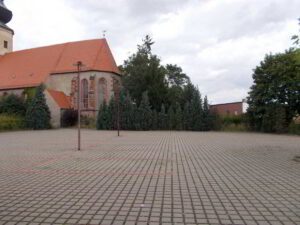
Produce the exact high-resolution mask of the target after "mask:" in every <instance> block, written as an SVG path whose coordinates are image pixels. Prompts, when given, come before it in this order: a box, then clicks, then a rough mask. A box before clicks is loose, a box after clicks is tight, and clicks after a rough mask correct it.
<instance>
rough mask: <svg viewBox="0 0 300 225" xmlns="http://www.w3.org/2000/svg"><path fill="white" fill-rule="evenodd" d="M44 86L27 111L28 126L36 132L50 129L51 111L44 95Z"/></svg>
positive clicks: (37, 92)
mask: <svg viewBox="0 0 300 225" xmlns="http://www.w3.org/2000/svg"><path fill="white" fill-rule="evenodd" d="M44 89H45V88H44V86H43V85H40V86H39V87H38V88H37V90H36V93H35V96H34V98H33V99H32V101H30V103H29V105H28V108H27V111H26V117H25V120H26V125H27V127H28V128H31V129H34V130H42V129H49V128H50V119H51V115H50V110H49V107H48V105H47V103H46V98H45V95H44Z"/></svg>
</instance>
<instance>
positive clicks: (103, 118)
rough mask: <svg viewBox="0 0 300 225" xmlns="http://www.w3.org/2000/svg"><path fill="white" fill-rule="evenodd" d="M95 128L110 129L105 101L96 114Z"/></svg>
mask: <svg viewBox="0 0 300 225" xmlns="http://www.w3.org/2000/svg"><path fill="white" fill-rule="evenodd" d="M96 128H97V130H110V129H111V115H110V112H109V109H108V107H107V104H106V102H105V101H104V103H103V104H102V105H101V106H100V109H99V112H98V116H97V122H96Z"/></svg>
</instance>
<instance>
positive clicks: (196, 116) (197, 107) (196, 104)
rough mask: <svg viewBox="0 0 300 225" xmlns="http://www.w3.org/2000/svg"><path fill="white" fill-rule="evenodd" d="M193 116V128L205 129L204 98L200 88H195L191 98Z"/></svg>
mask: <svg viewBox="0 0 300 225" xmlns="http://www.w3.org/2000/svg"><path fill="white" fill-rule="evenodd" d="M190 114H191V118H192V121H193V124H192V130H194V131H201V130H203V117H202V116H203V108H202V99H201V95H200V92H199V90H198V89H196V90H195V92H194V95H193V97H192V100H191V112H190Z"/></svg>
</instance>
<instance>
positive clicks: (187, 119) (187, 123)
mask: <svg viewBox="0 0 300 225" xmlns="http://www.w3.org/2000/svg"><path fill="white" fill-rule="evenodd" d="M190 111H191V110H190V103H189V102H186V103H185V104H184V109H183V129H184V130H191V129H192V120H191V113H190Z"/></svg>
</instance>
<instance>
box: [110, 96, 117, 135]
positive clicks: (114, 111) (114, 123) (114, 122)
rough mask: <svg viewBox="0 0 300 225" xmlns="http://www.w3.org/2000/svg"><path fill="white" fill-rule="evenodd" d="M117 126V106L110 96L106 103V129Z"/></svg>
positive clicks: (112, 128)
mask: <svg viewBox="0 0 300 225" xmlns="http://www.w3.org/2000/svg"><path fill="white" fill-rule="evenodd" d="M116 128H117V107H116V101H115V99H114V97H111V98H110V101H109V105H108V129H109V130H114V129H116Z"/></svg>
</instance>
